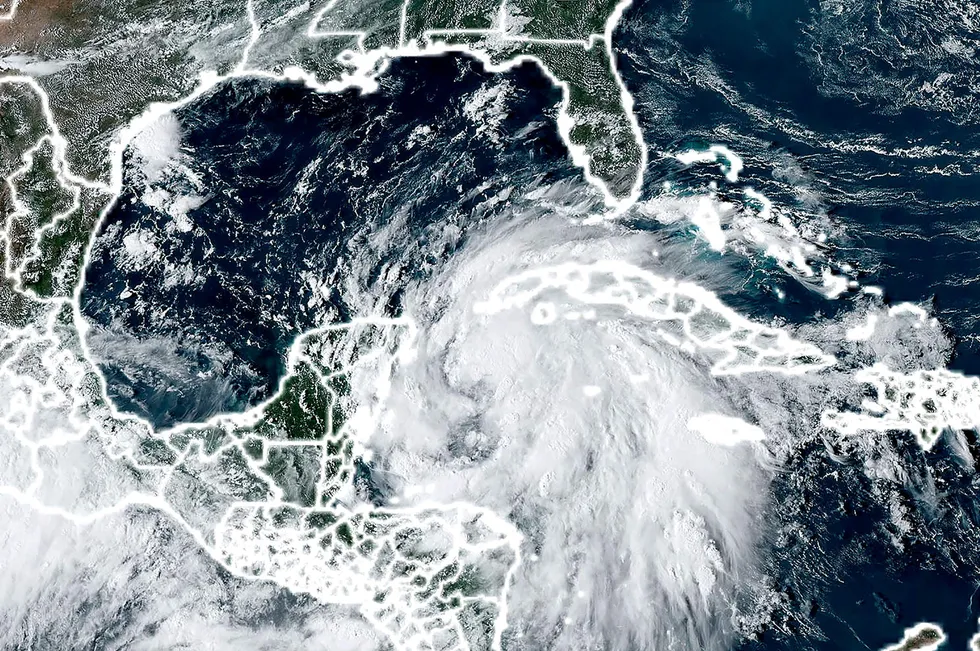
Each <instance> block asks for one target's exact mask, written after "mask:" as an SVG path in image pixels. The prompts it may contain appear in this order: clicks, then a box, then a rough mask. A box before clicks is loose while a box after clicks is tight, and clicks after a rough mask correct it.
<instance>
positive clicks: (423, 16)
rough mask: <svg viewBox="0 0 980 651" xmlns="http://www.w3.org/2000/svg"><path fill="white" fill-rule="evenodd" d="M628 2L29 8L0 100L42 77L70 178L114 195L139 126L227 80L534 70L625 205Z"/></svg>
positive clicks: (367, 83)
mask: <svg viewBox="0 0 980 651" xmlns="http://www.w3.org/2000/svg"><path fill="white" fill-rule="evenodd" d="M626 4H627V2H626V1H625V0H623V1H620V2H618V3H617V2H615V1H614V0H566V1H563V2H559V3H545V2H541V1H540V0H514V1H512V2H510V1H509V2H504V3H503V4H500V3H490V2H487V1H485V0H484V1H483V2H473V3H458V6H457V3H453V2H441V1H436V0H424V1H419V2H413V1H411V0H404V1H402V0H399V1H398V2H394V1H392V0H387V1H382V2H366V1H364V0H346V1H345V0H331V1H329V2H322V3H313V4H311V3H308V2H303V3H293V2H276V1H270V0H247V1H245V2H242V1H241V0H236V1H230V0H218V1H217V2H211V3H145V2H136V1H134V0H120V1H118V2H112V3H111V5H110V6H105V5H104V3H102V2H96V1H95V0H81V1H74V2H64V1H59V0H43V1H36V2H32V1H27V2H23V3H20V4H19V5H17V6H16V7H11V10H9V11H8V12H7V14H6V19H3V18H0V81H2V82H4V83H3V84H2V86H0V94H2V95H0V98H2V99H0V101H3V102H4V103H5V104H6V103H10V102H12V101H14V100H12V99H11V97H12V96H17V95H22V94H23V92H24V91H23V89H19V90H17V89H15V87H16V86H17V85H18V84H25V83H28V81H33V82H34V83H35V90H37V91H40V92H43V93H44V96H45V101H46V102H47V103H48V104H49V110H50V113H51V116H52V118H53V122H54V123H55V124H57V125H58V128H59V131H60V133H61V134H63V137H64V139H65V142H66V144H67V146H66V152H65V159H66V163H67V167H68V169H69V170H70V172H71V173H72V174H75V175H78V176H79V177H81V178H85V179H89V180H91V181H92V182H93V183H98V184H101V185H103V186H105V187H106V188H117V187H118V185H119V183H120V182H121V172H120V169H119V165H118V160H119V158H120V156H121V151H122V148H124V147H125V144H126V141H127V128H128V127H130V126H132V124H131V123H133V121H134V119H135V118H137V117H138V116H140V115H143V114H144V113H146V112H148V111H153V110H164V109H163V108H162V107H164V106H165V105H166V104H172V103H176V102H180V101H182V100H186V99H187V98H188V97H189V96H190V95H191V94H193V93H195V92H201V91H202V86H203V87H204V89H206V88H207V87H208V86H209V85H213V84H214V83H217V82H218V81H220V80H221V79H223V78H226V77H227V76H230V75H274V76H282V77H288V78H290V79H296V80H302V81H304V82H305V83H308V84H310V85H311V86H314V87H316V88H317V89H319V90H321V91H325V92H329V91H336V90H341V89H343V88H346V87H349V86H351V85H355V86H360V87H362V88H364V89H365V90H370V88H371V87H372V84H373V83H374V79H375V78H376V77H377V76H378V75H379V74H380V73H381V72H383V70H384V69H385V67H386V62H387V61H389V60H390V59H392V58H394V57H400V56H425V55H430V54H439V53H443V52H447V51H460V52H467V53H469V54H471V55H472V56H475V57H478V58H479V59H481V60H482V61H483V62H484V64H485V65H486V66H488V67H489V68H490V69H493V70H502V69H506V68H508V67H512V66H514V65H518V64H520V63H522V62H524V61H529V60H530V61H534V62H536V63H537V64H538V65H539V66H541V68H542V69H543V70H544V71H545V72H546V73H547V74H548V75H549V76H550V77H551V79H552V80H553V82H554V83H556V84H557V85H559V86H560V87H561V89H562V92H563V100H562V106H561V112H560V113H561V117H560V119H559V125H558V126H559V130H560V132H561V133H562V135H563V137H564V138H565V140H566V144H567V145H568V147H569V151H570V153H571V156H572V158H573V161H574V162H575V163H576V164H577V165H579V166H581V167H582V168H583V170H584V172H585V174H586V177H587V179H588V180H589V181H590V182H592V183H593V184H594V185H595V187H597V188H598V189H599V190H600V191H601V192H602V193H603V195H604V196H605V197H606V200H607V203H609V204H610V205H611V206H618V205H621V204H623V203H629V201H630V200H631V198H635V194H636V191H637V189H638V187H639V183H640V178H641V176H642V168H643V166H644V164H645V156H646V154H645V148H644V146H643V142H642V139H641V135H640V132H639V128H638V126H637V124H636V120H635V118H634V116H633V113H632V98H631V97H630V95H629V93H628V92H627V91H626V89H625V87H624V86H623V84H622V81H621V79H620V77H619V74H618V72H617V70H616V66H615V56H614V55H613V52H612V48H611V43H610V38H611V35H612V31H613V29H614V27H615V25H616V23H617V22H618V20H619V17H620V14H621V13H622V11H623V10H624V9H625V7H626ZM21 99H23V98H21ZM29 101H30V100H29Z"/></svg>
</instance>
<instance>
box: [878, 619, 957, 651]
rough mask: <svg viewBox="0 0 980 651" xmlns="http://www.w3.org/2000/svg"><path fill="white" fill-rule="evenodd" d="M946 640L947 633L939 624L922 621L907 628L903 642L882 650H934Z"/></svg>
mask: <svg viewBox="0 0 980 651" xmlns="http://www.w3.org/2000/svg"><path fill="white" fill-rule="evenodd" d="M945 641H946V634H945V633H943V629H941V628H940V627H939V626H938V625H937V624H930V623H928V622H922V623H921V624H916V625H915V626H913V627H911V628H907V629H905V634H904V635H903V636H902V641H901V642H899V643H898V644H893V645H891V646H887V647H885V648H884V649H882V651H933V650H934V649H937V648H939V645H940V644H942V643H943V642H945Z"/></svg>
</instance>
